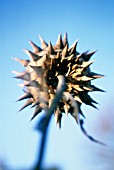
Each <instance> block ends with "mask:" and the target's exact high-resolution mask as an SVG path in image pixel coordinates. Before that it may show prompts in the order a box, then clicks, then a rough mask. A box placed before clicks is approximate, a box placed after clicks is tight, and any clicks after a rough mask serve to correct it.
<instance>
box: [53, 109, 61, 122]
mask: <svg viewBox="0 0 114 170" xmlns="http://www.w3.org/2000/svg"><path fill="white" fill-rule="evenodd" d="M60 113H61V112H60V109H59V108H58V107H57V109H56V110H55V111H54V115H55V119H56V123H58V117H59V114H60Z"/></svg>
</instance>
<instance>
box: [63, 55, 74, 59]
mask: <svg viewBox="0 0 114 170" xmlns="http://www.w3.org/2000/svg"><path fill="white" fill-rule="evenodd" d="M73 58H74V54H71V55H70V56H68V57H65V59H67V60H72V59H73Z"/></svg>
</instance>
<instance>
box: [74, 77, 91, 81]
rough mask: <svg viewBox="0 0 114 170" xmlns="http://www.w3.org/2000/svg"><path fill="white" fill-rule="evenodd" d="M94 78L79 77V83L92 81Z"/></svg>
mask: <svg viewBox="0 0 114 170" xmlns="http://www.w3.org/2000/svg"><path fill="white" fill-rule="evenodd" d="M93 79H94V78H91V77H87V76H82V77H77V80H78V81H90V80H93Z"/></svg>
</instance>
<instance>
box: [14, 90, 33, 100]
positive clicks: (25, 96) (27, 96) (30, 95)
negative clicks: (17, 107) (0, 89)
mask: <svg viewBox="0 0 114 170" xmlns="http://www.w3.org/2000/svg"><path fill="white" fill-rule="evenodd" d="M31 97H32V94H31V93H30V92H26V93H24V94H23V95H22V96H21V97H20V98H18V99H17V101H21V100H24V99H27V98H31Z"/></svg>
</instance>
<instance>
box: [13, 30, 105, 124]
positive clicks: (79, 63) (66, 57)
mask: <svg viewBox="0 0 114 170" xmlns="http://www.w3.org/2000/svg"><path fill="white" fill-rule="evenodd" d="M39 38H40V41H41V47H39V46H37V45H36V44H34V43H33V42H32V41H29V43H30V45H31V46H32V48H33V51H29V50H27V49H24V52H25V53H26V54H27V55H28V56H29V58H30V59H29V60H23V59H18V58H15V60H16V61H18V62H20V63H21V64H22V65H23V66H24V67H25V71H24V72H23V73H17V72H16V74H17V76H16V78H18V79H22V80H23V87H24V95H23V96H21V97H20V98H19V99H18V101H20V100H24V99H27V100H26V103H25V104H24V105H23V106H22V107H21V109H20V110H22V109H24V108H25V107H27V106H29V105H32V107H35V111H34V113H33V115H32V118H31V120H32V119H33V118H34V117H35V116H37V115H38V113H40V112H41V110H45V111H46V110H47V109H48V108H49V107H50V105H51V103H52V101H53V99H54V97H55V94H56V90H57V85H58V77H59V76H61V75H62V76H63V77H64V79H65V83H66V84H65V91H64V92H63V95H62V97H61V99H60V101H59V104H58V105H57V106H56V108H55V110H54V115H55V117H56V122H57V123H58V125H59V127H60V126H61V118H62V115H63V114H64V113H66V114H68V113H70V114H71V115H72V116H73V117H74V118H75V120H76V121H77V122H78V119H79V115H82V116H84V114H83V113H82V110H81V105H82V104H83V103H85V104H86V105H90V106H92V107H94V108H97V107H96V104H97V102H96V101H95V100H93V99H92V98H91V97H90V95H89V92H93V91H103V90H101V89H99V88H98V87H96V86H94V85H92V80H94V79H97V78H101V77H103V75H101V74H97V73H94V72H92V71H91V70H90V65H91V64H92V63H93V62H94V60H92V61H90V59H91V57H92V55H93V54H94V53H95V51H93V52H84V53H79V52H78V51H77V49H76V48H77V43H78V41H75V42H74V44H73V45H72V46H71V47H69V43H68V37H67V34H66V33H65V35H64V38H63V39H62V35H61V34H60V35H59V36H58V40H57V42H56V44H55V45H52V43H51V42H49V43H48V44H47V43H46V42H45V41H44V40H43V38H42V37H41V36H39Z"/></svg>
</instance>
